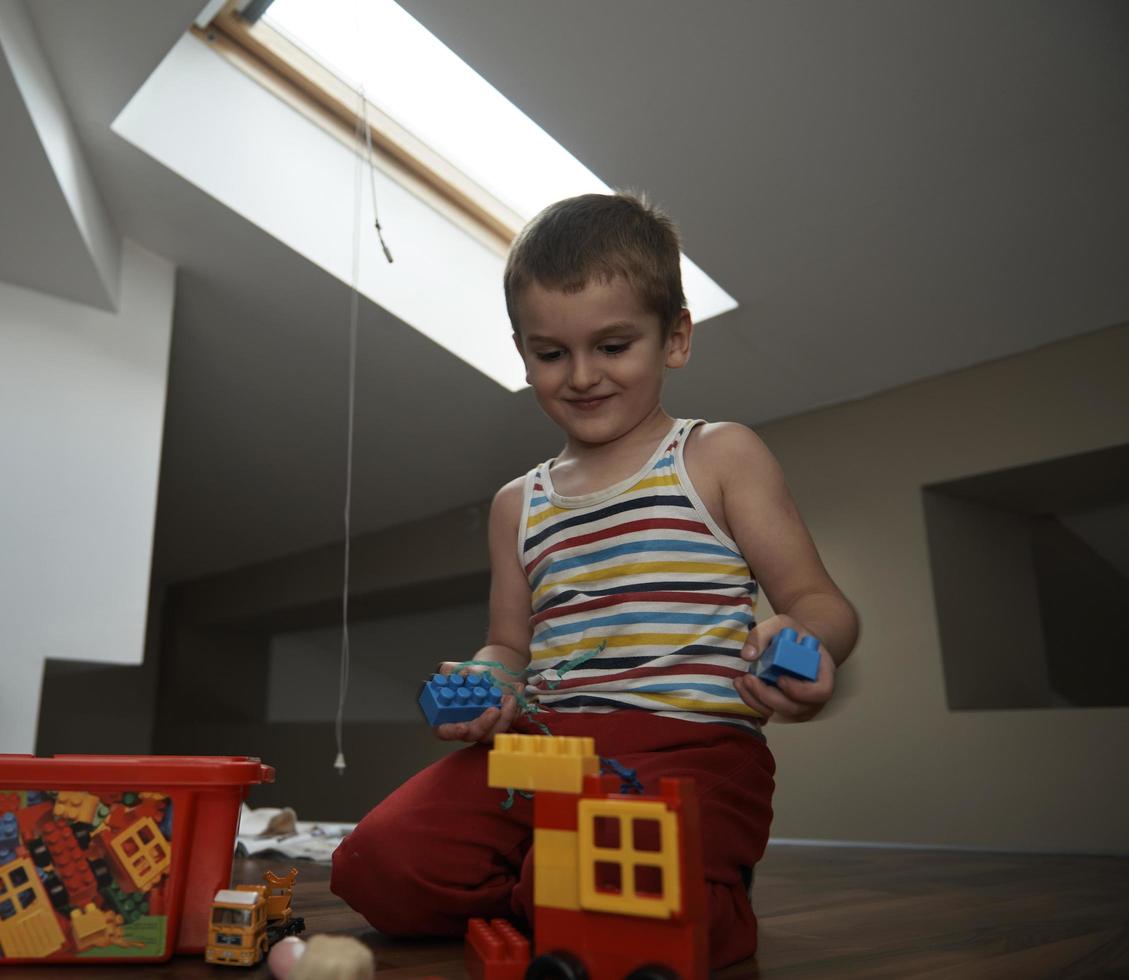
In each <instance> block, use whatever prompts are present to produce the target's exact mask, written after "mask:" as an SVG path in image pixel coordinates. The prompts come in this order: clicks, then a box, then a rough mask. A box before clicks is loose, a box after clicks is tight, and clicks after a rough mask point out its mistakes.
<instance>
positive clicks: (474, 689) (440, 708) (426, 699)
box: [419, 674, 502, 727]
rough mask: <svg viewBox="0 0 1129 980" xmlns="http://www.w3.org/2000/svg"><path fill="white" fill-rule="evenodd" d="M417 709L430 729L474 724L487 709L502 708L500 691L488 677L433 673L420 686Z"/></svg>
mask: <svg viewBox="0 0 1129 980" xmlns="http://www.w3.org/2000/svg"><path fill="white" fill-rule="evenodd" d="M419 706H420V707H421V708H422V709H423V714H424V717H425V718H427V723H428V724H429V725H431V726H432V727H435V726H436V725H446V724H448V723H449V722H452V721H473V720H474V719H475V718H477V717H478V716H479V715H480V714H482V712H484V711H485V710H486V709H487V708H500V707H501V706H502V689H501V688H500V687H495V686H494V682H493V681H492V680H491V679H490V675H489V674H468V675H466V676H464V675H462V674H448V675H444V674H435V675H434V676H432V678H431V680H429V681H427V682H426V683H425V684H424V685H423V690H422V691H420V695H419Z"/></svg>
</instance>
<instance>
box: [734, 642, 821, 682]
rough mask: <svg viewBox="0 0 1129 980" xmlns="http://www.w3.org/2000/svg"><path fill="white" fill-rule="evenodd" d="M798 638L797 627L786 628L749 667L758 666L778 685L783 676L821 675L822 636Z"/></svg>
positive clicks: (810, 678)
mask: <svg viewBox="0 0 1129 980" xmlns="http://www.w3.org/2000/svg"><path fill="white" fill-rule="evenodd" d="M797 638H798V634H797V633H796V631H795V630H794V629H789V628H785V629H782V630H781V631H780V632H779V633H777V634H776V636H774V637H773V638H772V642H771V643H770V644H769V645H768V649H767V650H765V652H764V654H763V655H762V656H761V657H760V659H759V660H755V661H753V663H751V664H749V670H756V672H757V677H758V678H760V679H761V680H762V681H764V682H765V683H766V684H773V685H775V684H776V682H777V680H778V679H779V678H780V677H782V676H783V677H795V678H797V679H798V680H801V681H814V680H815V679H816V677H818V676H819V640H817V639H816V638H815V637H814V636H805V637H804V638H803V640H801V641H800V642H798V643H797V642H796V641H797Z"/></svg>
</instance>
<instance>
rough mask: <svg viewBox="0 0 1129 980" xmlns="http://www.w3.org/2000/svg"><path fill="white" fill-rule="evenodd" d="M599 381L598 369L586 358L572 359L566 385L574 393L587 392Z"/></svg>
mask: <svg viewBox="0 0 1129 980" xmlns="http://www.w3.org/2000/svg"><path fill="white" fill-rule="evenodd" d="M599 380H600V372H599V369H598V367H597V366H596V365H595V364H593V363H592V361H591V360H589V359H588V358H587V357H574V358H573V359H572V370H571V371H570V372H569V376H568V383H569V385H570V386H571V387H572V389H573V390H574V391H587V390H588V389H589V388H591V387H593V386H595V385H596V384H597V383H598V382H599Z"/></svg>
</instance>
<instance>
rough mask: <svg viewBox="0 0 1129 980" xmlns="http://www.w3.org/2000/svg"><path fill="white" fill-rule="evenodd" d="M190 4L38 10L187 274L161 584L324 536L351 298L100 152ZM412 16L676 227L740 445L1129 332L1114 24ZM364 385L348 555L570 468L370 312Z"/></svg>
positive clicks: (485, 10)
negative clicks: (862, 401)
mask: <svg viewBox="0 0 1129 980" xmlns="http://www.w3.org/2000/svg"><path fill="white" fill-rule="evenodd" d="M200 6H201V3H200V0H162V3H160V4H153V3H150V2H148V0H83V2H79V0H35V2H34V3H32V4H30V5H29V10H30V12H31V14H32V16H33V19H34V21H35V24H36V27H37V30H38V32H39V34H40V38H41V42H42V45H43V48H44V51H45V53H46V55H47V57H48V59H49V61H50V63H51V65H52V67H53V69H54V71H55V72H56V75H57V78H58V80H59V84H60V87H61V89H62V90H63V92H64V95H65V97H66V98H67V101H68V104H69V105H70V108H71V111H72V113H73V116H74V120H75V123H76V126H77V128H78V130H79V133H80V135H81V137H82V139H83V141H84V143H85V145H86V148H87V150H88V154H89V162H90V165H91V169H92V170H93V171H94V173H95V176H96V178H97V180H98V182H99V186H100V187H101V189H102V191H103V193H104V195H105V198H106V201H107V204H108V206H109V208H110V211H111V212H112V214H113V216H114V219H115V221H116V222H117V225H118V227H119V229H120V231H121V232H122V233H123V234H124V235H125V236H127V237H129V238H131V239H133V240H135V241H137V242H139V243H140V244H142V245H144V246H145V247H147V248H150V249H152V250H154V251H156V252H159V253H160V254H162V255H165V256H166V257H168V258H170V259H172V260H173V261H175V262H176V263H178V265H179V266H180V273H179V278H178V299H177V310H176V319H175V328H174V340H173V353H172V366H171V369H170V381H169V402H168V417H167V426H166V438H165V456H164V463H163V468H162V486H161V499H160V511H159V518H158V541H157V557H156V562H157V567H156V573H157V575H158V577H160V578H165V579H183V578H189V577H195V576H200V575H204V574H208V573H210V572H214V571H218V570H221V569H227V568H232V567H237V566H239V565H242V564H246V563H249V562H252V561H256V560H261V559H264V558H267V557H271V556H275V555H280V554H285V553H288V552H292V551H297V550H301V549H304V548H308V547H312V546H314V545H317V544H322V543H326V542H329V541H333V540H338V539H340V537H341V516H340V512H341V504H342V500H343V488H344V436H345V403H346V400H345V377H346V374H345V371H346V359H345V357H346V336H347V333H346V331H347V315H348V305H349V303H348V295H347V290H346V288H345V287H344V286H343V285H342V284H341V283H339V282H337V281H336V280H333V279H331V278H330V277H328V276H326V275H325V274H324V273H323V272H321V271H320V270H318V269H316V268H314V267H313V266H312V265H310V263H308V262H306V261H305V260H304V259H303V258H302V257H301V256H300V255H298V254H296V253H294V252H293V251H291V250H289V249H287V248H284V247H283V246H281V245H280V244H279V243H277V242H275V241H273V240H272V239H270V238H269V236H267V235H265V234H264V233H263V232H262V231H260V230H259V229H257V228H255V227H253V226H250V225H249V224H248V223H246V222H245V221H243V220H242V219H240V218H239V217H237V216H236V215H234V214H233V213H231V212H230V211H228V210H227V209H225V208H223V207H222V206H220V205H218V204H217V203H216V202H215V201H213V200H211V199H210V198H208V197H207V196H206V195H204V194H203V193H202V192H200V191H199V190H198V189H196V188H194V187H192V186H190V185H188V184H186V183H185V182H184V181H182V180H180V179H179V178H177V177H175V176H174V175H172V174H171V173H169V172H168V171H166V170H164V169H163V168H162V167H161V166H160V165H159V164H157V163H155V162H154V161H152V160H150V159H148V158H147V157H145V156H144V155H143V154H141V153H140V152H139V151H137V150H136V149H134V148H132V147H130V146H129V145H127V144H125V143H124V142H123V141H121V140H119V139H118V138H117V137H115V136H114V135H113V134H112V133H111V132H110V130H109V125H110V123H111V121H112V120H113V118H114V116H115V115H116V114H117V112H118V111H119V110H120V108H121V107H122V106H123V105H124V104H125V102H126V101H127V100H128V98H129V97H130V95H132V93H133V92H134V91H135V90H136V89H137V87H138V86H139V85H140V84H141V82H142V81H143V80H144V78H145V77H146V76H147V75H148V72H149V71H150V70H151V69H152V68H153V67H154V66H155V65H156V64H157V63H158V62H159V60H160V58H161V57H162V55H163V54H164V52H165V51H167V50H168V48H169V47H170V46H171V44H172V43H173V42H174V41H175V39H176V38H177V37H178V36H179V35H180V33H182V32H183V30H184V29H185V28H186V27H187V26H188V24H189V23H190V22H191V20H192V18H193V17H194V16H195V14H196V13H197V12H198V9H199V7H200ZM404 6H405V7H407V8H408V9H409V11H410V12H411V13H412V14H413V15H415V16H416V17H417V18H419V19H420V20H421V21H422V22H423V23H424V24H425V25H426V26H428V27H429V28H430V29H431V30H432V31H433V32H434V33H436V34H437V35H438V36H439V37H440V38H442V39H443V40H444V41H446V43H448V44H449V45H450V46H451V47H452V48H453V49H454V50H455V51H456V52H458V53H459V54H461V55H462V56H463V57H464V58H465V59H466V60H467V61H468V62H470V63H471V64H472V65H473V66H475V67H476V68H477V69H478V70H479V71H480V72H481V73H482V74H483V75H484V76H486V77H487V78H488V79H489V80H490V81H491V82H493V83H494V84H495V85H496V86H498V87H499V88H500V89H501V90H502V91H503V92H505V93H506V94H507V95H509V96H510V98H511V99H512V100H513V101H515V102H516V103H517V104H518V105H519V106H521V107H522V108H523V109H524V110H525V111H526V112H527V113H528V114H529V115H531V116H532V117H533V118H534V119H536V120H537V121H538V122H540V123H541V124H542V125H543V126H544V128H545V129H547V130H548V131H549V132H550V133H552V134H553V135H554V136H556V137H557V138H558V139H559V140H561V142H563V143H565V144H566V145H567V146H569V147H570V148H571V149H573V151H574V152H575V153H576V154H577V155H578V156H579V157H580V158H581V159H582V160H583V161H584V162H585V163H587V164H588V165H589V166H590V167H591V168H592V169H593V170H595V171H596V172H597V173H598V174H600V176H601V177H603V178H604V179H605V180H606V181H608V182H609V183H612V184H614V185H619V186H629V187H636V188H643V189H646V190H647V191H648V192H649V193H651V194H652V195H653V196H654V197H655V198H656V199H657V200H658V201H659V202H661V203H663V204H664V205H665V206H667V207H668V208H669V209H670V211H671V212H672V213H673V214H674V215H675V216H676V218H677V219H678V220H679V222H680V224H681V226H682V229H683V233H684V238H685V244H686V251H687V253H688V254H689V255H690V256H691V257H693V258H694V260H695V261H696V262H698V263H699V264H700V265H702V266H703V267H704V268H705V269H706V270H707V271H708V272H709V273H710V274H711V275H712V276H713V277H714V278H715V279H717V281H718V282H719V283H720V284H721V285H722V286H723V287H724V288H726V289H727V290H728V291H729V292H730V293H731V294H733V295H734V296H735V297H736V298H737V300H738V302H739V303H740V307H739V309H738V310H737V311H735V312H734V313H730V314H727V315H725V316H723V317H721V318H719V319H718V320H716V321H711V322H710V323H707V324H705V325H704V326H703V327H702V329H701V330H700V331H699V333H698V335H697V340H696V348H695V356H694V363H693V364H692V366H691V367H690V369H689V370H687V371H685V372H682V373H681V374H679V375H675V376H673V377H672V380H671V384H670V387H669V400H668V407H669V409H670V410H671V411H672V412H674V413H675V414H693V415H698V416H704V417H709V418H734V419H738V420H741V421H745V422H748V423H756V422H758V421H763V420H766V419H770V418H777V417H781V416H785V415H791V414H795V413H798V412H802V411H805V410H808V409H811V408H814V407H816V406H821V405H828V404H833V403H836V402H839V401H842V400H845V399H850V398H854V397H859V396H862V395H865V394H868V393H871V392H874V391H878V390H882V389H885V388H889V387H892V386H895V385H899V384H904V383H907V382H910V381H913V380H916V379H920V378H923V377H928V376H931V375H935V374H939V373H943V372H946V371H951V370H954V369H958V368H961V367H964V366H968V365H971V364H975V363H978V362H980V361H983V360H987V359H991V358H997V357H1003V356H1006V355H1009V354H1012V353H1015V352H1018V351H1022V350H1026V349H1029V348H1031V347H1034V346H1037V345H1040V344H1044V343H1048V342H1051V341H1054V340H1057V339H1062V338H1065V337H1069V336H1072V335H1075V334H1079V333H1083V332H1086V331H1090V330H1095V329H1098V328H1101V327H1105V326H1108V325H1111V324H1114V323H1118V322H1122V321H1125V320H1126V319H1129V275H1126V269H1129V182H1127V181H1126V180H1125V174H1126V173H1129V125H1127V123H1129V5H1126V4H1124V3H1121V2H1119V0H1110V2H1094V0H1089V2H1074V3H1056V2H1043V3H1038V2H1027V0H1014V2H1013V0H1007V2H1004V0H993V2H969V0H963V2H953V0H935V2H934V0H929V2H913V3H905V2H894V0H889V2H874V0H869V2H855V3H851V4H839V3H832V2H818V3H817V2H796V0H780V2H763V0H757V2H748V0H711V2H709V3H705V4H687V3H683V2H681V0H664V2H656V0H616V2H615V3H611V4H609V3H605V2H596V0H577V2H573V3H568V4H559V3H552V2H549V0H480V2H476V3H473V4H462V3H450V2H448V0H404ZM378 56H379V50H378V49H377V50H375V51H374V57H378ZM17 135H18V134H17ZM18 138H20V139H23V138H24V137H18ZM283 151H284V150H283V149H282V148H280V152H283ZM386 231H387V233H388V234H389V236H390V237H391V238H394V235H395V229H386ZM13 234H14V232H13V230H12V229H11V228H8V227H5V228H4V229H3V230H2V231H0V236H2V238H3V239H4V240H5V242H4V244H5V245H8V244H9V242H10V240H11V238H12V236H13ZM499 288H500V286H499ZM358 378H359V392H358V403H357V409H358V421H357V463H356V469H355V473H354V498H353V499H354V505H355V513H354V530H355V531H356V530H369V529H375V528H377V527H382V526H387V525H391V524H396V523H400V522H402V521H406V520H411V519H414V518H417V517H420V516H423V515H425V514H428V513H431V512H435V511H439V510H443V509H447V508H451V507H457V506H460V505H462V504H467V503H471V502H474V501H478V500H481V499H483V498H486V497H489V496H490V494H491V493H492V492H493V491H494V489H496V488H497V486H498V485H500V484H501V483H502V482H504V481H505V480H506V479H508V478H510V477H512V476H513V475H515V474H516V473H518V472H520V471H523V470H524V469H525V468H527V467H528V466H529V465H531V464H532V463H534V462H536V461H538V460H540V459H542V458H544V457H546V456H548V455H551V454H552V453H554V452H555V451H556V450H557V448H558V443H557V441H556V438H555V436H554V434H553V431H552V430H551V428H550V427H549V425H548V424H547V423H546V422H544V421H543V420H542V419H541V418H540V416H539V414H538V410H537V408H536V406H535V405H534V403H533V400H532V398H531V397H530V396H529V394H528V392H525V393H519V394H517V395H511V394H509V393H507V392H505V391H503V390H502V389H501V388H499V387H497V386H496V385H494V384H493V383H492V382H490V381H488V380H486V379H485V378H483V377H482V376H481V375H479V374H478V373H477V372H475V371H474V370H473V369H471V368H468V367H466V366H465V365H463V364H462V363H461V362H459V361H457V360H456V359H455V358H453V357H452V356H450V355H448V354H446V353H445V352H444V351H442V350H441V349H439V348H437V347H435V346H434V345H433V344H431V343H430V342H428V341H426V340H425V339H423V338H422V337H420V336H419V335H418V334H416V333H415V331H413V330H411V329H410V328H408V327H406V326H405V325H403V324H402V323H400V322H398V321H396V320H395V319H394V318H392V317H390V316H388V315H387V314H385V313H384V312H383V311H381V310H379V309H377V308H375V307H372V306H371V305H368V304H366V306H365V309H364V310H363V324H362V333H361V347H360V361H359V375H358Z"/></svg>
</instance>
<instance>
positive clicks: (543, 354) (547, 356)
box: [535, 350, 561, 361]
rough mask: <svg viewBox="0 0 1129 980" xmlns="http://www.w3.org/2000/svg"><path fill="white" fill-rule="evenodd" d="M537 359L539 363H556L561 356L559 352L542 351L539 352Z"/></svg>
mask: <svg viewBox="0 0 1129 980" xmlns="http://www.w3.org/2000/svg"><path fill="white" fill-rule="evenodd" d="M535 356H536V358H537V360H539V361H555V360H557V359H558V358H559V357H560V356H561V352H560V351H559V350H542V351H537V353H536V355H535Z"/></svg>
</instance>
